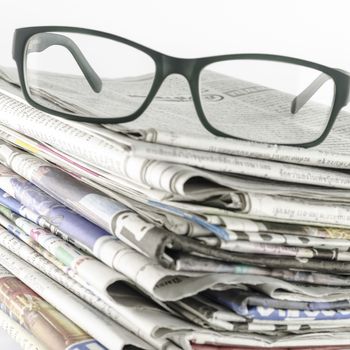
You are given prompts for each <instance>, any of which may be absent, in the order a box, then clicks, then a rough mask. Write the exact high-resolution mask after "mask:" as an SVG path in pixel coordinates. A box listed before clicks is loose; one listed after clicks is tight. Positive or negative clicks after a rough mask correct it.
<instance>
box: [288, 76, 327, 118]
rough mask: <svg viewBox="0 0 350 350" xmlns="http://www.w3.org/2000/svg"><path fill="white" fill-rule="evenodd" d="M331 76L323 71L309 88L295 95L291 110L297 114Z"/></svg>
mask: <svg viewBox="0 0 350 350" xmlns="http://www.w3.org/2000/svg"><path fill="white" fill-rule="evenodd" d="M329 79H330V77H329V76H328V75H327V74H325V73H322V74H320V75H319V76H318V77H317V78H316V79H315V80H314V81H313V82H312V83H311V84H310V85H309V86H308V87H307V88H305V89H304V90H303V91H302V92H301V93H300V94H299V95H298V96H296V97H294V99H293V101H292V105H291V107H290V112H291V113H293V114H296V113H298V112H299V110H300V109H301V108H302V107H303V106H304V105H305V104H306V103H307V102H308V101H309V100H310V99H311V97H312V96H313V95H314V94H315V93H316V92H317V91H318V90H319V89H320V88H321V87H322V85H323V84H324V83H325V82H326V81H327V80H329Z"/></svg>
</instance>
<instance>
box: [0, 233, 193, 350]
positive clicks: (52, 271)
mask: <svg viewBox="0 0 350 350" xmlns="http://www.w3.org/2000/svg"><path fill="white" fill-rule="evenodd" d="M0 244H1V245H2V246H3V247H4V248H6V249H7V250H9V251H11V252H12V253H14V254H16V255H17V256H18V257H19V258H21V259H22V260H24V261H26V262H27V263H29V264H30V265H32V266H33V267H34V268H37V269H39V270H40V271H42V272H43V273H45V275H47V276H48V277H50V278H51V279H53V280H54V281H56V282H57V283H59V284H60V285H62V286H63V287H65V288H66V289H67V290H69V291H71V292H72V293H74V294H75V295H77V296H78V297H79V298H81V299H82V300H84V301H85V302H87V303H88V304H90V305H92V306H93V307H94V308H95V309H97V310H99V311H100V312H102V313H103V314H105V315H106V316H108V317H109V318H111V319H112V320H114V321H116V322H117V323H119V324H121V325H122V326H124V327H126V328H127V329H129V330H131V331H132V332H133V333H135V334H137V335H138V336H139V337H141V338H143V339H144V340H146V341H147V342H148V343H149V344H152V345H153V346H154V347H155V348H157V349H165V348H166V349H168V348H169V349H172V345H171V344H168V343H169V341H167V339H166V338H162V337H163V336H166V335H167V334H168V333H170V332H172V331H179V330H181V331H183V330H192V329H193V326H192V325H190V324H188V323H186V322H183V321H182V320H180V319H178V318H174V317H173V316H171V315H170V314H169V313H167V312H165V311H163V310H161V309H159V308H158V307H156V306H155V305H154V304H153V303H152V302H150V301H149V300H147V299H146V298H144V297H141V295H140V294H139V293H137V292H136V291H134V290H133V289H132V288H130V286H128V285H126V284H124V283H118V284H116V283H115V284H114V285H113V288H111V291H110V297H109V298H108V299H107V298H106V297H105V296H103V295H96V294H95V293H93V292H92V291H91V290H90V289H87V288H86V287H84V286H83V285H81V284H80V283H78V282H76V281H74V280H72V279H71V278H70V277H69V276H68V275H67V274H66V273H64V272H62V271H61V270H60V269H58V268H57V267H56V266H55V265H54V264H53V263H52V262H50V261H48V260H47V259H46V257H45V256H41V255H40V252H39V253H37V252H36V251H35V250H33V249H35V248H34V247H32V248H30V247H29V246H27V245H26V244H24V243H22V242H21V241H20V240H19V239H18V238H17V237H16V236H13V235H11V234H9V233H8V232H6V231H4V230H3V231H1V234H0ZM95 277H96V279H98V278H97V277H98V276H95ZM123 281H124V279H123V278H121V280H120V282H123ZM135 301H137V303H135ZM174 349H175V348H174Z"/></svg>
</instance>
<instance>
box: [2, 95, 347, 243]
mask: <svg viewBox="0 0 350 350" xmlns="http://www.w3.org/2000/svg"><path fill="white" fill-rule="evenodd" d="M4 99H6V101H7V102H6V103H7V107H6V108H5V107H4V108H5V110H6V113H3V114H4V115H5V116H6V114H8V118H7V119H6V123H7V126H10V127H12V128H16V129H17V130H20V131H22V132H24V133H25V134H27V135H30V136H32V137H34V138H37V139H39V140H41V141H43V142H49V143H50V144H52V145H54V146H55V147H57V148H61V149H63V151H65V152H67V153H70V154H73V155H74V156H75V157H77V158H79V157H80V158H81V159H85V161H86V162H87V163H94V164H95V166H96V165H98V166H99V167H100V168H102V169H105V170H107V171H109V172H112V173H117V174H121V175H123V176H129V177H130V178H131V179H133V180H135V181H139V182H140V181H141V179H140V176H141V174H143V175H142V181H145V182H144V183H148V185H149V186H152V185H154V186H156V188H158V189H161V190H163V191H164V190H167V191H170V192H174V193H183V188H184V187H183V186H184V184H185V183H187V184H188V183H189V182H188V179H189V177H190V178H197V176H198V175H200V173H196V172H194V173H193V172H192V171H189V172H188V169H189V168H186V167H185V168H183V167H184V166H180V165H178V164H177V165H173V166H171V167H169V164H168V163H166V162H161V161H157V162H155V163H150V164H152V166H150V164H149V165H148V171H149V173H148V174H147V173H146V174H145V169H143V165H144V163H145V162H146V160H145V159H144V158H138V157H132V156H129V155H128V152H125V151H122V150H121V149H122V148H123V147H122V146H121V145H120V144H119V146H118V145H116V143H115V142H114V143H113V144H112V143H111V142H110V141H109V140H106V139H105V138H101V137H97V136H96V135H95V136H94V135H92V134H91V133H86V132H85V131H83V130H81V128H80V129H79V128H78V127H76V128H73V127H72V126H71V125H72V123H71V122H66V121H62V120H59V119H57V118H56V119H55V118H52V117H50V118H49V117H48V116H47V117H46V116H45V115H44V114H42V113H41V114H40V112H36V111H34V110H33V111H31V112H26V113H25V114H23V115H26V116H30V118H27V119H28V120H27V124H25V123H24V122H23V121H21V122H19V119H18V118H12V117H11V114H12V113H13V111H15V110H16V108H19V107H18V103H21V102H19V101H15V100H9V98H8V97H4ZM22 107H23V108H25V109H27V108H31V107H29V106H25V105H23V106H22ZM10 108H11V113H8V111H9V109H10ZM19 110H21V109H19ZM19 110H18V109H17V112H18V111H19ZM3 114H2V115H3ZM17 114H18V113H17ZM45 118H46V119H45ZM3 119H4V123H5V117H4V118H3ZM14 121H17V122H14ZM39 121H40V124H38V125H40V127H39V128H36V129H35V130H33V123H35V122H39ZM14 123H17V124H16V125H14ZM78 124H79V123H78ZM40 128H44V129H45V132H44V130H42V132H40ZM57 129H58V130H61V131H62V133H65V134H66V133H67V132H68V135H69V137H71V138H72V140H73V141H74V140H75V141H74V142H77V144H75V143H74V142H73V141H72V142H70V143H69V144H70V146H69V147H68V146H67V145H68V143H67V142H65V143H62V142H61V141H60V140H61V139H62V138H64V137H67V135H66V136H64V134H62V135H61V136H60V135H56V134H57ZM54 130H55V132H54ZM50 134H51V135H55V137H54V138H53V137H51V138H49V137H48V136H49V135H50ZM56 136H57V137H56ZM84 140H85V141H84ZM91 140H93V141H91ZM61 143H62V144H61ZM73 144H74V146H73ZM71 147H73V148H71ZM91 147H94V150H95V151H93V150H92V149H90V150H89V148H91ZM96 150H97V153H96ZM103 151H104V152H103ZM100 152H102V153H103V155H102V154H100ZM92 154H95V156H96V157H95V156H94V157H93V158H91V156H92ZM106 157H107V158H108V159H107V158H106ZM112 158H113V159H112ZM148 162H149V161H148ZM248 168H249V167H248ZM128 169H130V170H128ZM169 169H170V171H169ZM315 169H316V168H315ZM165 170H168V173H167V172H165ZM186 170H187V172H186ZM317 171H318V170H317ZM324 171H328V170H324ZM183 172H184V173H183ZM160 173H162V175H163V176H162V182H161V183H162V185H161V186H159V183H160V182H159V181H154V180H153V179H157V178H159V174H160ZM178 173H179V174H181V173H183V176H182V177H181V176H179V175H177V176H175V175H176V174H178ZM333 175H334V177H335V178H339V179H340V178H341V177H342V176H345V177H347V175H346V174H337V173H334V174H333ZM213 176H214V175H210V176H209V175H208V174H206V177H203V176H201V177H203V178H206V179H207V180H211V179H212V178H213ZM327 176H328V175H326V174H324V177H325V179H326V178H327ZM163 177H164V179H163ZM214 177H215V176H214ZM217 177H218V176H216V178H217ZM175 178H176V179H181V180H180V181H177V182H176V184H178V186H180V187H176V186H175V187H174V184H172V183H169V182H167V181H169V179H175ZM220 178H223V179H224V181H222V180H221V182H222V183H223V182H226V184H225V186H226V187H229V186H231V187H233V189H232V190H231V192H229V194H230V197H231V198H230V202H231V203H230V206H231V207H232V208H233V209H241V210H243V211H244V210H245V215H246V216H249V217H252V218H260V217H263V216H267V217H269V220H275V221H281V220H285V219H286V215H283V213H279V211H278V210H276V208H278V207H279V206H280V205H281V203H280V202H279V201H278V199H279V198H278V197H277V198H276V195H267V194H266V193H265V194H264V195H266V196H267V197H266V198H267V200H269V204H270V205H269V207H264V209H265V210H264V211H263V210H262V208H261V206H259V201H257V200H255V197H254V196H255V194H256V193H254V192H252V191H253V189H254V190H255V191H256V188H262V186H261V185H262V183H261V182H259V181H258V182H257V183H255V185H254V186H253V188H252V187H250V188H249V190H250V192H246V193H245V197H246V198H245V199H248V201H249V200H250V199H251V202H253V203H254V204H255V207H254V208H252V209H251V210H250V209H249V208H247V207H246V206H245V203H244V201H243V200H242V198H241V197H240V196H239V195H237V193H236V192H237V188H239V187H240V186H241V185H242V184H244V183H245V184H246V185H245V186H247V183H248V185H249V181H248V182H247V181H246V180H245V181H242V180H239V178H236V179H235V178H234V177H227V179H229V180H230V181H228V180H227V181H226V179H225V177H222V176H220ZM321 178H322V176H321ZM142 181H141V182H142ZM147 181H148V182H147ZM232 181H233V182H232ZM321 182H322V181H321ZM253 183H254V181H253ZM338 183H339V181H338ZM157 184H158V185H157ZM265 185H266V184H265V183H264V186H263V188H264V191H265V192H266V191H267V190H268V189H269V187H266V186H265ZM270 185H271V184H270ZM327 185H329V184H328V182H327ZM221 186H223V184H221ZM249 186H250V185H249ZM280 186H281V185H278V187H280ZM271 187H276V185H271ZM282 187H283V186H282ZM204 188H205V187H204ZM287 188H289V190H288V191H289V193H288V192H286V190H283V192H282V193H283V194H284V195H287V194H290V193H293V195H295V190H292V191H291V190H290V186H289V187H288V186H287ZM242 190H243V191H244V190H247V187H243V189H242V188H241V191H242ZM202 191H204V190H203V189H202ZM301 191H302V196H304V197H305V196H307V195H308V196H310V195H312V194H314V195H315V194H316V197H315V198H318V199H320V198H321V197H323V198H325V196H326V194H327V193H328V194H330V193H329V191H331V190H327V191H322V190H319V189H311V188H306V189H301ZM303 191H304V192H303ZM299 192H300V190H299ZM226 193H227V191H226ZM270 193H271V191H270ZM273 193H276V188H274V191H273ZM216 194H217V193H216ZM277 194H279V195H280V194H281V189H278V190H277ZM258 195H261V194H260V193H258ZM297 196H301V194H300V193H299V194H297ZM334 196H335V197H332V195H331V196H330V198H333V201H334V200H338V202H336V203H337V207H336V208H335V209H332V208H333V207H334V202H332V201H330V202H324V203H322V202H323V201H320V205H322V209H323V210H324V211H327V212H328V210H333V211H337V212H336V213H334V214H333V215H328V216H327V217H323V216H322V215H318V216H317V215H316V216H315V210H314V208H313V207H312V204H313V203H310V202H309V201H307V200H305V199H304V198H300V199H299V200H300V202H301V203H302V207H301V208H300V210H299V211H300V212H301V214H302V215H299V216H298V215H293V216H291V215H289V220H290V221H291V222H298V223H306V224H310V223H312V224H316V225H317V224H321V225H325V224H327V225H333V226H335V227H348V226H349V220H348V218H347V217H346V213H345V212H344V209H343V207H342V204H341V203H342V202H341V201H343V200H347V199H346V197H347V192H346V191H336V193H334ZM251 197H252V198H251ZM327 198H329V197H328V196H327ZM282 200H284V203H285V205H289V202H290V201H292V200H293V198H291V197H288V196H286V197H284V198H283V199H282ZM248 201H247V200H246V202H248ZM265 202H266V201H265ZM172 203H173V204H174V205H176V206H177V207H180V208H181V206H180V204H178V202H174V201H172ZM304 203H305V205H304ZM338 207H340V208H339V209H338ZM182 208H183V206H182ZM268 208H270V210H269V212H267V211H266V209H268ZM191 209H192V211H195V210H198V206H191ZM211 212H212V213H213V212H216V213H217V215H218V216H221V215H224V213H223V212H222V211H220V210H217V208H211ZM304 213H305V215H304ZM134 243H135V242H134ZM144 246H145V245H144Z"/></svg>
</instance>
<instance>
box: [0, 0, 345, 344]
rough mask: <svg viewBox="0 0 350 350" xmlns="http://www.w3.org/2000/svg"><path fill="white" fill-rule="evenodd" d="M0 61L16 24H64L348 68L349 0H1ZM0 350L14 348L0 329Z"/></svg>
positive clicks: (172, 45) (174, 49)
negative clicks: (289, 57) (282, 56)
mask: <svg viewBox="0 0 350 350" xmlns="http://www.w3.org/2000/svg"><path fill="white" fill-rule="evenodd" d="M0 6H1V8H0V10H1V17H0V49H1V50H0V65H1V64H2V65H9V64H11V65H13V62H12V60H11V41H12V33H13V30H14V29H15V28H16V27H24V26H37V25H67V26H80V27H87V28H92V29H99V30H103V31H107V32H111V33H114V34H117V35H120V36H125V37H126V38H129V39H131V40H134V41H137V42H140V43H142V44H144V45H146V46H149V47H152V48H154V49H156V50H159V51H163V52H165V53H168V54H170V55H174V56H180V57H196V56H206V55H216V54H226V53H239V52H261V53H273V54H282V55H289V56H296V57H300V58H304V59H309V60H312V61H316V62H319V63H323V64H325V65H330V66H334V67H339V68H342V69H345V70H348V71H350V1H349V0H175V1H167V0H138V1H136V0H110V1H107V0H95V1H90V0H60V1H52V0H51V1H48V0H21V1H20V0H1V2H0ZM0 349H1V350H14V349H16V347H15V346H14V345H12V343H10V342H8V340H7V338H6V337H5V336H3V335H2V334H0Z"/></svg>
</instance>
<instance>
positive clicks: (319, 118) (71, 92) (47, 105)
mask: <svg viewBox="0 0 350 350" xmlns="http://www.w3.org/2000/svg"><path fill="white" fill-rule="evenodd" d="M13 58H14V59H15V61H16V63H17V68H18V73H19V78H20V83H21V86H22V89H23V93H24V96H25V98H26V100H27V101H28V102H29V103H30V104H31V105H32V106H34V107H36V108H38V109H40V110H43V111H45V112H48V113H51V114H53V115H57V116H60V117H63V118H67V119H70V120H76V121H84V122H91V123H124V122H130V121H133V120H135V119H136V118H138V117H139V116H140V115H141V114H142V113H143V112H144V111H145V110H146V108H147V107H148V105H149V104H150V103H151V101H152V100H153V98H154V97H155V95H156V93H157V91H158V89H159V88H160V86H161V85H162V83H163V81H164V80H165V79H166V78H167V77H168V76H169V75H171V74H180V75H182V76H184V77H185V78H186V79H187V81H188V83H189V86H190V90H191V94H192V99H193V103H194V105H195V108H196V111H197V114H198V117H199V119H200V121H201V123H202V124H203V126H204V127H205V128H206V129H207V130H208V131H210V132H211V133H213V134H214V135H217V136H223V137H231V138H237V139H244V140H251V141H258V142H267V143H274V144H287V145H298V146H303V147H311V146H315V145H317V144H319V143H321V142H322V141H323V140H324V139H325V138H326V137H327V135H328V134H329V132H330V130H331V128H332V126H333V124H334V121H335V119H336V117H337V115H338V113H339V112H340V110H341V109H342V108H343V107H344V106H345V105H347V104H348V102H349V91H350V74H349V73H347V72H345V71H342V70H340V69H334V68H329V67H326V66H323V65H320V64H317V63H313V62H309V61H305V60H301V59H296V58H291V57H284V56H276V55H266V54H233V55H222V56H215V57H203V58H196V59H187V58H176V57H171V56H168V55H165V54H162V53H160V52H157V51H154V50H152V49H149V48H147V47H145V46H142V45H140V44H137V43H134V42H132V41H130V40H127V39H124V38H121V37H118V36H115V35H112V34H107V33H103V32H99V31H95V30H89V29H82V28H72V27H31V28H21V29H17V30H16V32H15V35H14V46H13Z"/></svg>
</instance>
